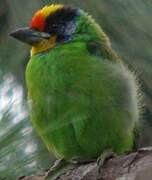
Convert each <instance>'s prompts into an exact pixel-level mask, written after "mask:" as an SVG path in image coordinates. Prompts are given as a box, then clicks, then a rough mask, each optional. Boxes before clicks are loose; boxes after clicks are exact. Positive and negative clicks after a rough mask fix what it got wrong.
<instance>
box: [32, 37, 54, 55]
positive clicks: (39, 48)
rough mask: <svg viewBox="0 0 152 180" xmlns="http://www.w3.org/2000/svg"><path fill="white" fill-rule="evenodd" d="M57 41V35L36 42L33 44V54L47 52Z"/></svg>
mask: <svg viewBox="0 0 152 180" xmlns="http://www.w3.org/2000/svg"><path fill="white" fill-rule="evenodd" d="M55 42H56V36H52V37H51V38H50V39H46V40H43V41H41V42H39V43H37V44H35V45H34V46H32V49H31V56H33V55H35V54H39V53H42V52H45V51H47V50H49V49H51V48H53V47H54V46H55Z"/></svg>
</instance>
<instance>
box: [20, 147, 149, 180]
mask: <svg viewBox="0 0 152 180" xmlns="http://www.w3.org/2000/svg"><path fill="white" fill-rule="evenodd" d="M143 179H144V180H152V147H146V148H142V149H140V150H138V151H136V152H130V153H126V154H124V155H120V156H116V157H115V158H112V159H109V160H108V161H107V162H106V163H105V164H104V166H102V167H99V166H98V165H97V163H96V162H94V163H89V164H85V165H79V166H77V167H74V168H72V169H69V170H67V171H66V172H65V173H64V174H61V175H60V176H58V177H56V178H55V180H143ZM19 180H45V175H33V176H30V177H22V178H19Z"/></svg>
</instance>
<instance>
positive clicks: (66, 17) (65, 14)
mask: <svg viewBox="0 0 152 180" xmlns="http://www.w3.org/2000/svg"><path fill="white" fill-rule="evenodd" d="M77 11H78V9H76V8H72V7H70V6H67V7H63V8H61V9H59V10H57V11H56V12H55V13H53V14H50V16H48V17H47V18H46V25H45V29H44V31H45V32H48V33H50V34H52V35H59V36H60V38H59V39H61V37H62V36H64V35H66V36H67V28H70V27H69V23H70V25H71V28H73V26H74V23H75V22H74V18H75V16H76V14H77ZM69 32H70V31H69Z"/></svg>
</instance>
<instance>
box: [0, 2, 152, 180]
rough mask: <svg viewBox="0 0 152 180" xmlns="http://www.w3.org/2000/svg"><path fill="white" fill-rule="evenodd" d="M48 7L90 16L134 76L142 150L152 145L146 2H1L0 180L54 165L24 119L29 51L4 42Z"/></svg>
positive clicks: (151, 8) (149, 6) (151, 56)
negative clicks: (139, 102) (63, 6)
mask: <svg viewBox="0 0 152 180" xmlns="http://www.w3.org/2000/svg"><path fill="white" fill-rule="evenodd" d="M48 3H50V4H52V3H64V4H70V5H73V6H76V7H80V8H83V9H85V10H86V11H88V12H89V13H90V14H92V15H93V17H94V18H95V19H96V20H97V22H98V23H99V24H100V25H101V27H102V28H103V30H104V31H105V32H106V33H107V35H108V36H109V37H110V40H111V42H112V46H113V48H114V49H115V50H116V51H117V53H118V54H119V56H120V57H121V58H122V60H123V61H124V62H125V63H126V64H127V65H128V66H129V68H130V69H132V70H133V71H135V72H136V74H137V77H138V79H139V82H140V86H141V91H142V94H143V102H142V103H143V105H144V108H143V113H142V117H141V119H142V126H141V135H142V138H141V144H142V146H145V145H151V144H152V136H151V131H152V80H151V79H152V35H151V32H152V21H151V20H152V13H151V12H152V3H151V0H134V1H132V0H108V1H107V0H83V1H82V0H32V1H27V0H22V1H20V0H11V1H10V0H5V1H4V0H1V1H0V179H3V178H5V179H8V180H9V179H11V180H12V179H17V177H19V176H22V175H28V174H33V173H40V172H42V171H44V170H45V169H48V168H49V167H50V165H51V163H52V162H53V160H54V157H53V156H52V155H50V153H48V151H47V150H46V149H45V147H44V145H43V143H42V141H41V139H40V138H39V137H38V135H37V134H36V133H35V131H34V130H33V128H32V125H31V123H30V121H29V117H28V110H27V105H26V95H27V89H26V85H25V79H24V71H25V67H26V64H27V62H28V60H29V57H30V55H29V50H30V47H28V46H27V45H25V44H22V43H20V42H18V41H16V40H15V39H13V38H10V37H9V33H10V32H11V31H12V30H14V29H16V28H19V27H22V26H29V22H30V20H31V17H32V16H33V14H34V12H35V11H37V10H38V9H39V8H41V7H42V6H43V5H46V4H48Z"/></svg>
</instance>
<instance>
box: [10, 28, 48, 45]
mask: <svg viewBox="0 0 152 180" xmlns="http://www.w3.org/2000/svg"><path fill="white" fill-rule="evenodd" d="M10 36H12V37H14V38H16V39H18V40H20V41H22V42H25V43H27V44H30V45H34V44H36V43H38V42H40V41H42V40H44V39H49V38H50V37H51V35H50V34H49V33H45V32H40V31H37V30H35V29H31V28H28V27H27V28H21V29H17V30H16V31H14V32H12V33H10Z"/></svg>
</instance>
